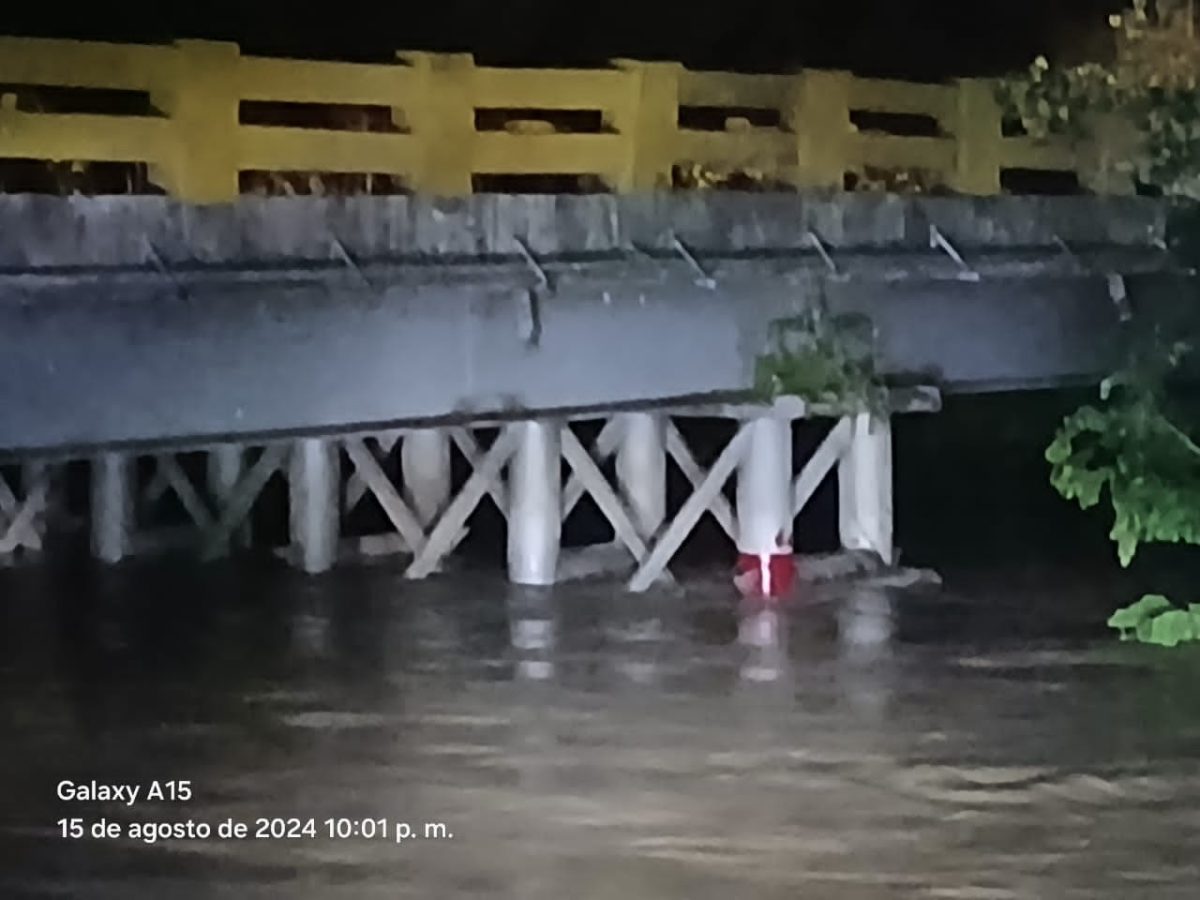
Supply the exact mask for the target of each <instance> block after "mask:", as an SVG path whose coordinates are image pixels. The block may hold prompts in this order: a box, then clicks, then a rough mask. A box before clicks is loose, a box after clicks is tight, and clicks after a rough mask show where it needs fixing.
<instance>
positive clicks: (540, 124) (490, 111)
mask: <svg viewBox="0 0 1200 900" xmlns="http://www.w3.org/2000/svg"><path fill="white" fill-rule="evenodd" d="M475 130H476V131H510V132H515V133H518V134H519V133H522V132H525V133H534V134H536V133H538V132H546V133H550V132H553V133H554V134H603V133H604V132H606V131H608V130H609V129H608V128H606V126H605V123H604V111H603V110H599V109H534V108H515V107H514V108H500V107H476V109H475Z"/></svg>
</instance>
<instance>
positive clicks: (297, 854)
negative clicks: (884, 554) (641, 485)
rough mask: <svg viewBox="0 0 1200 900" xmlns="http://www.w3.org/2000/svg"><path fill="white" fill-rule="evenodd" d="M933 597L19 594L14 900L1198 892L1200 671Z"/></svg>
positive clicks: (860, 593) (1054, 613)
mask: <svg viewBox="0 0 1200 900" xmlns="http://www.w3.org/2000/svg"><path fill="white" fill-rule="evenodd" d="M946 581H947V585H946V588H945V589H944V590H942V591H940V592H924V593H920V592H918V593H913V592H908V593H895V592H887V591H880V590H873V589H870V588H863V587H859V588H850V587H845V586H842V587H826V588H823V589H820V590H815V589H810V590H808V591H806V592H805V593H804V594H803V595H802V596H800V597H798V598H796V599H795V600H794V601H793V602H791V603H790V604H789V605H788V606H787V607H786V608H785V609H784V611H783V612H782V613H780V614H778V615H770V614H763V613H756V612H754V611H752V610H747V609H745V608H742V607H739V604H738V602H737V600H736V598H735V597H734V596H733V592H732V590H731V588H730V587H729V586H728V584H727V582H726V581H725V578H724V577H723V576H721V577H715V576H705V577H697V576H694V575H693V576H689V577H688V578H687V579H686V581H685V586H684V588H683V589H679V590H663V591H658V592H654V593H651V594H649V595H645V596H640V597H631V596H628V595H624V594H622V593H621V592H620V591H619V590H616V589H614V588H612V587H607V586H604V585H598V584H593V585H575V586H569V587H560V588H557V589H555V590H553V591H546V592H543V591H536V590H521V589H515V588H512V587H509V586H508V585H506V584H504V583H503V582H502V581H501V580H499V579H497V578H496V577H495V576H494V575H492V576H488V575H484V574H472V573H470V572H465V573H458V574H455V575H453V576H446V577H442V578H437V579H434V580H431V581H428V582H425V583H422V584H420V585H414V584H410V583H406V582H404V581H403V580H402V578H401V577H400V576H399V574H398V572H397V571H396V570H394V569H392V568H390V567H387V566H384V567H380V568H371V569H362V570H347V571H342V572H338V573H336V574H334V575H332V576H329V577H325V578H318V579H313V580H307V579H303V578H299V577H297V576H294V575H292V574H289V573H286V572H280V571H278V570H276V569H267V570H263V571H261V572H259V571H257V570H252V569H246V568H244V567H242V568H229V569H222V568H209V569H203V570H194V569H190V568H172V567H171V566H169V565H166V564H163V565H157V566H153V567H147V566H144V565H135V566H132V567H129V568H126V569H123V570H118V571H115V572H107V573H99V574H97V573H93V574H92V575H91V576H89V578H88V580H86V581H85V580H74V579H70V578H67V577H66V576H64V575H62V574H56V573H55V571H54V570H43V571H25V572H0V712H2V714H3V717H4V721H5V723H6V728H5V734H4V738H3V742H2V744H0V853H3V860H2V862H3V865H2V867H0V896H2V897H5V898H26V897H29V898H33V897H38V898H42V897H45V898H59V897H86V898H114V900H118V898H119V900H126V898H180V900H190V898H210V897H236V898H259V897H263V898H265V897H271V898H276V897H281V898H282V897H286V898H300V900H306V898H324V897H336V898H342V897H345V898H366V900H371V898H397V897H422V898H425V897H511V898H540V897H553V898H566V897H571V898H587V900H592V898H656V897H689V898H703V897H714V898H715V897H721V898H729V897H813V898H864V900H866V898H876V897H879V898H883V897H888V898H891V897H919V898H970V900H1009V898H1073V897H1079V898H1114V900H1129V898H1189V900H1191V898H1195V897H1196V896H1200V855H1198V853H1197V850H1198V848H1200V696H1198V692H1197V690H1196V686H1197V684H1200V681H1198V677H1200V658H1198V654H1195V653H1191V652H1185V653H1163V652H1161V651H1156V650H1153V649H1150V648H1141V647H1134V646H1130V645H1121V644H1116V643H1114V642H1112V641H1111V639H1110V638H1109V636H1108V635H1107V634H1106V633H1105V632H1104V629H1103V626H1102V621H1103V616H1104V614H1105V613H1106V612H1107V610H1108V608H1110V607H1111V606H1112V605H1114V604H1115V603H1116V602H1118V601H1120V600H1123V599H1126V597H1125V596H1124V591H1125V590H1126V589H1127V586H1125V585H1123V584H1119V583H1117V582H1116V581H1114V580H1113V579H1111V578H1109V577H1107V576H1102V577H1099V576H1096V575H1095V574H1090V575H1089V572H1088V571H1087V570H1081V569H1079V568H1078V567H1076V568H1070V567H1068V568H1066V569H1062V568H1061V567H1060V568H1037V567H1032V568H1031V567H1023V568H1017V567H1014V566H1012V565H1009V566H1007V567H1006V568H1000V569H990V570H980V569H975V570H963V571H961V572H947V573H946ZM63 781H71V782H74V783H78V784H85V785H87V784H90V783H91V782H92V781H96V782H99V783H101V784H132V785H138V786H140V791H141V797H139V800H138V802H136V803H135V804H134V805H132V806H129V805H126V804H124V803H122V802H109V803H104V802H76V801H68V800H63V799H60V798H59V797H58V796H57V793H58V785H59V784H60V782H63ZM155 781H158V782H160V784H163V785H165V783H166V782H168V781H175V782H181V781H188V782H190V785H189V786H190V788H191V797H190V799H188V800H187V801H186V802H185V801H182V800H177V801H175V802H171V801H170V800H169V799H163V800H158V799H153V800H151V799H147V798H146V797H145V794H146V793H147V791H148V790H149V786H150V785H151V784H152V783H153V782H155ZM164 791H169V788H165V787H164ZM71 819H80V820H82V822H81V824H82V825H83V826H84V828H85V829H86V830H88V831H89V832H90V829H91V828H92V827H93V826H94V825H96V823H97V822H99V821H101V820H104V821H106V822H107V823H109V825H110V827H111V825H113V824H115V825H116V826H117V827H119V828H120V829H121V830H122V834H123V835H124V836H123V837H120V838H93V837H91V836H90V833H89V834H88V835H87V836H85V837H84V838H81V839H77V840H76V839H72V838H70V837H63V836H62V833H61V832H62V829H63V828H64V827H66V828H68V829H69V828H70V827H71V826H70V820H71ZM259 819H266V820H268V823H267V824H266V825H265V826H263V827H264V828H265V833H266V835H267V836H264V837H262V838H255V837H253V836H251V837H247V838H242V839H234V838H230V839H225V840H221V839H219V838H218V837H217V836H216V831H217V830H218V829H219V826H220V824H221V823H225V822H233V823H237V822H241V823H245V824H246V825H247V827H248V829H249V831H250V834H251V835H253V834H254V832H255V831H256V830H257V829H258V827H259V825H258V823H257V820H259ZM273 819H280V820H283V822H282V823H281V824H272V823H271V822H270V820H273ZM289 819H294V820H297V823H298V824H291V823H289V822H288V821H287V820H289ZM310 819H311V820H312V821H313V828H312V833H311V834H304V833H298V834H297V836H295V837H290V838H289V837H286V836H283V837H278V836H270V835H271V834H272V829H276V833H279V831H280V830H282V831H283V832H286V831H287V830H289V829H290V830H292V831H298V832H302V831H303V830H304V829H306V827H307V823H308V821H309V820H310ZM330 819H333V820H342V819H345V820H347V822H346V823H342V822H340V821H335V822H334V823H333V824H328V823H327V821H326V820H330ZM60 820H67V824H66V826H63V825H60V824H58V823H59V821H60ZM362 820H368V821H369V822H371V824H369V825H366V826H363V825H361V824H360V825H358V826H357V827H356V826H355V825H354V824H353V823H354V822H359V823H361V822H362ZM380 820H382V821H380ZM189 821H190V822H191V823H192V825H193V827H196V826H198V825H199V824H201V823H203V824H207V825H209V826H210V827H212V828H213V829H214V835H213V836H212V837H209V838H207V839H205V838H199V837H197V838H190V839H189V838H184V839H177V840H170V839H167V840H155V841H153V842H151V841H150V840H149V839H147V838H144V837H143V838H130V837H128V834H129V831H130V830H131V829H132V828H133V827H134V826H138V827H143V828H144V827H145V826H146V825H156V826H171V825H172V824H178V825H180V826H184V827H186V823H188V822H189ZM427 824H428V825H431V826H432V827H431V829H430V831H429V833H428V835H427V834H426V832H425V826H426V825H427ZM403 826H407V827H408V828H410V829H412V832H413V834H414V835H415V836H414V837H412V838H410V839H407V840H403V841H401V842H399V843H397V842H396V840H395V836H396V833H397V830H398V829H400V828H402V827H403ZM443 827H444V829H445V830H444V831H443V830H442V828H443ZM331 828H332V829H334V832H335V833H334V834H332V835H331V834H330V829H331ZM338 829H342V830H343V832H344V833H345V834H346V836H340V835H339V834H338V833H337V831H338ZM346 829H349V831H345V830H346ZM364 832H369V834H368V833H364Z"/></svg>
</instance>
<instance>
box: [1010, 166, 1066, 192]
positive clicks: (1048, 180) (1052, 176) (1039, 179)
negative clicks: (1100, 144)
mask: <svg viewBox="0 0 1200 900" xmlns="http://www.w3.org/2000/svg"><path fill="white" fill-rule="evenodd" d="M1000 190H1002V191H1003V192H1004V193H1006V194H1046V195H1051V196H1062V195H1068V194H1082V193H1085V191H1084V190H1083V188H1082V186H1081V185H1080V184H1079V175H1078V174H1077V173H1075V172H1072V171H1070V170H1069V169H1001V170H1000Z"/></svg>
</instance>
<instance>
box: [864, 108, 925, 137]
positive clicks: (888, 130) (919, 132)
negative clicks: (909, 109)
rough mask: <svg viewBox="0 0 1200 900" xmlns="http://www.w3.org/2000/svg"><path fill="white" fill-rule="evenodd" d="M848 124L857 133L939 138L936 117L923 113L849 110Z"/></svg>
mask: <svg viewBox="0 0 1200 900" xmlns="http://www.w3.org/2000/svg"><path fill="white" fill-rule="evenodd" d="M850 122H851V124H853V125H854V127H856V128H857V129H858V130H859V131H863V132H871V133H875V134H893V135H898V136H900V137H941V136H942V135H943V131H942V126H941V124H940V123H939V122H938V120H937V117H935V116H928V115H925V114H923V113H897V112H883V111H879V110H873V109H852V110H850Z"/></svg>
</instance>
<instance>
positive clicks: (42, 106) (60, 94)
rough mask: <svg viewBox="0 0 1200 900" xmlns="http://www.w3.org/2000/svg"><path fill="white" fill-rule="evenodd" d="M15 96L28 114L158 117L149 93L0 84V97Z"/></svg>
mask: <svg viewBox="0 0 1200 900" xmlns="http://www.w3.org/2000/svg"><path fill="white" fill-rule="evenodd" d="M4 94H14V95H16V98H17V99H16V108H17V109H18V110H19V111H21V112H28V113H55V114H77V113H85V114H88V115H94V116H161V115H162V112H161V111H160V110H158V109H156V108H155V106H154V104H153V102H151V100H150V92H149V91H128V90H120V89H117V88H90V87H61V86H58V85H49V84H0V95H4Z"/></svg>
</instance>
